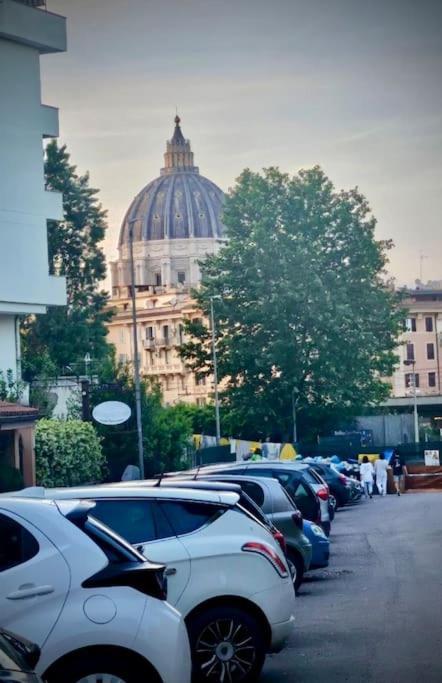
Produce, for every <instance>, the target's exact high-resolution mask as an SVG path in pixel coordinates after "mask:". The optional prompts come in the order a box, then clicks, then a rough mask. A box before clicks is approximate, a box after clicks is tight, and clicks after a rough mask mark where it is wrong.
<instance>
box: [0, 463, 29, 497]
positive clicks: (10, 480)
mask: <svg viewBox="0 0 442 683" xmlns="http://www.w3.org/2000/svg"><path fill="white" fill-rule="evenodd" d="M23 486H24V483H23V477H22V474H21V472H20V471H19V470H17V469H16V468H15V467H12V465H0V493H6V492H7V491H18V490H19V489H22V488H23Z"/></svg>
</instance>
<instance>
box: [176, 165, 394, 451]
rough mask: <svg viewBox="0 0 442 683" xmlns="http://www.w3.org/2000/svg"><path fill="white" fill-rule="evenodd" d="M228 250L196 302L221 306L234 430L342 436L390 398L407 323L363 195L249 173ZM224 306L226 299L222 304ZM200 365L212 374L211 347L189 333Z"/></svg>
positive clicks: (210, 267) (317, 174) (192, 357)
mask: <svg viewBox="0 0 442 683" xmlns="http://www.w3.org/2000/svg"><path fill="white" fill-rule="evenodd" d="M224 223H225V225H226V228H227V236H228V238H229V241H228V243H227V244H226V246H225V247H223V249H222V250H221V251H220V252H219V254H218V255H214V256H210V257H209V258H208V259H207V260H206V261H205V262H204V264H202V286H201V288H200V290H199V291H198V292H196V298H197V301H198V303H199V305H200V306H201V308H202V310H203V311H204V312H205V313H206V315H208V314H209V309H210V297H216V298H215V299H214V300H213V305H214V311H215V319H216V331H217V339H216V346H217V352H218V360H219V377H220V379H221V380H222V384H221V386H222V403H223V405H224V406H225V411H226V413H227V415H228V421H229V427H230V429H231V430H236V432H237V433H239V434H242V435H244V436H249V437H252V436H255V437H257V436H262V437H267V436H268V437H271V438H287V437H288V436H289V435H290V433H291V425H292V410H293V406H294V407H295V409H296V413H297V416H298V426H300V428H301V435H304V436H307V435H309V432H310V431H313V432H315V433H318V432H320V431H321V429H322V428H323V426H324V425H328V426H329V425H330V423H331V422H333V423H334V424H337V422H338V421H339V419H344V418H347V417H349V416H351V415H352V414H354V413H355V412H357V411H358V410H359V409H360V407H361V406H363V405H367V404H375V403H377V402H379V401H381V400H382V399H383V398H385V397H386V396H387V394H388V392H389V387H388V385H387V384H386V383H384V382H383V381H382V377H387V376H389V375H390V374H391V372H392V369H393V367H394V364H395V355H394V350H395V348H396V346H397V338H398V333H399V331H400V328H401V322H402V319H403V311H402V312H401V309H400V307H399V305H398V304H399V301H398V297H397V295H396V294H395V293H394V291H393V290H392V288H391V287H390V286H389V283H388V282H387V281H386V273H385V267H386V264H387V254H388V250H389V249H390V248H391V247H392V244H391V242H390V241H379V240H376V239H375V225H376V220H375V218H374V217H373V215H372V213H371V211H370V208H369V206H368V203H367V201H366V199H365V198H364V196H363V195H362V194H361V193H360V192H359V191H358V189H352V190H349V191H344V190H342V191H337V190H336V189H335V188H334V186H333V184H332V182H331V181H330V180H329V179H328V178H327V176H326V175H325V174H324V172H323V171H322V170H321V169H320V168H319V167H314V168H312V169H310V170H303V171H300V172H299V173H298V174H297V175H295V176H293V177H290V176H289V175H287V174H284V173H281V172H280V171H279V170H278V169H276V168H269V169H266V170H264V171H263V173H253V172H251V171H250V170H245V171H244V172H243V173H242V175H241V176H240V177H239V179H238V181H237V184H236V186H235V188H234V189H233V190H232V191H231V193H230V195H229V196H228V198H227V201H226V206H225V211H224ZM218 297H220V298H218ZM188 327H189V331H190V332H191V333H192V335H193V340H192V341H191V342H189V343H188V344H187V345H186V346H185V347H184V348H183V350H182V354H183V356H184V358H185V359H186V360H187V362H188V364H189V365H190V366H191V367H192V368H193V369H194V370H196V371H198V372H200V373H207V374H209V373H211V372H212V370H213V368H212V360H211V349H210V335H209V331H208V329H207V327H206V326H205V325H204V324H202V323H196V324H189V326H188Z"/></svg>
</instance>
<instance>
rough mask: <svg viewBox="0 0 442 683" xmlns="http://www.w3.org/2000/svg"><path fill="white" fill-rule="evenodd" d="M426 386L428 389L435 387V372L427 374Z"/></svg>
mask: <svg viewBox="0 0 442 683" xmlns="http://www.w3.org/2000/svg"><path fill="white" fill-rule="evenodd" d="M428 386H429V387H435V386H436V373H435V372H429V373H428Z"/></svg>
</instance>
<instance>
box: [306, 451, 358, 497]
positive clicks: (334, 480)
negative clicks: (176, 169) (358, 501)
mask: <svg viewBox="0 0 442 683" xmlns="http://www.w3.org/2000/svg"><path fill="white" fill-rule="evenodd" d="M309 464H310V467H311V468H312V469H314V470H316V471H317V472H318V473H319V474H320V475H321V477H322V478H323V479H324V480H325V481H326V483H327V484H328V487H329V489H330V491H331V493H332V494H333V495H334V497H335V498H336V503H337V506H338V507H343V506H344V505H347V503H349V502H350V499H351V484H350V479H349V477H346V476H345V474H340V473H339V472H338V471H337V470H335V469H334V467H333V466H332V465H325V464H324V465H323V464H320V463H316V462H311V463H309Z"/></svg>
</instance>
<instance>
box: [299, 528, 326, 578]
mask: <svg viewBox="0 0 442 683" xmlns="http://www.w3.org/2000/svg"><path fill="white" fill-rule="evenodd" d="M303 531H304V535H305V536H307V538H308V540H309V541H310V543H311V544H312V560H311V562H310V569H322V568H323V567H328V560H329V557H330V541H329V540H328V538H327V536H326V535H325V533H324V532H323V530H322V529H321V527H320V526H318V525H317V524H315V523H314V522H309V520H308V519H304V521H303Z"/></svg>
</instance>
